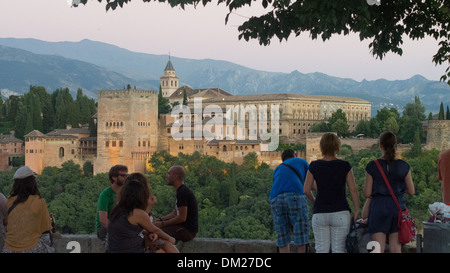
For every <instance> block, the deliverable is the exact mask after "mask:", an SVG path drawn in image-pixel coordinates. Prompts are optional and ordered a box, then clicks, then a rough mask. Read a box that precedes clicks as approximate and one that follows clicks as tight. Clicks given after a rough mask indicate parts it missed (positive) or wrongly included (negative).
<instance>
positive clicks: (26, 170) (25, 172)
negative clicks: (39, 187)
mask: <svg viewBox="0 0 450 273" xmlns="http://www.w3.org/2000/svg"><path fill="white" fill-rule="evenodd" d="M32 175H36V173H35V172H33V171H32V170H31V169H30V167H28V166H23V167H20V168H18V169H17V171H16V173H15V174H14V176H13V179H23V178H25V177H28V176H32Z"/></svg>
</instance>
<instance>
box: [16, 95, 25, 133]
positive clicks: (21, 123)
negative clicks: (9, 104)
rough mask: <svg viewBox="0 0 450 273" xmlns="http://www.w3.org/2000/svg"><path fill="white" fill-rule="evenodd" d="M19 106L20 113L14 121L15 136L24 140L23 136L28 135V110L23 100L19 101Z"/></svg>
mask: <svg viewBox="0 0 450 273" xmlns="http://www.w3.org/2000/svg"><path fill="white" fill-rule="evenodd" d="M17 106H18V113H17V115H16V116H15V120H14V136H15V137H17V138H18V139H23V136H24V135H25V134H26V133H25V130H26V127H27V119H28V110H27V107H26V106H25V105H24V104H23V102H22V100H19V102H18V105H17Z"/></svg>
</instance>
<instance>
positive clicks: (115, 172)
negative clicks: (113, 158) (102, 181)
mask: <svg viewBox="0 0 450 273" xmlns="http://www.w3.org/2000/svg"><path fill="white" fill-rule="evenodd" d="M120 171H126V172H128V167H127V166H125V165H114V166H112V167H111V169H109V182H111V184H112V183H114V180H113V179H112V178H113V177H116V176H118V175H119V172H120Z"/></svg>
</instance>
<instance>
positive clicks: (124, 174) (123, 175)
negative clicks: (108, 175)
mask: <svg viewBox="0 0 450 273" xmlns="http://www.w3.org/2000/svg"><path fill="white" fill-rule="evenodd" d="M117 176H122V177H127V176H128V174H127V173H120V174H118V175H117Z"/></svg>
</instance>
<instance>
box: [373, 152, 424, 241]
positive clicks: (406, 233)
mask: <svg viewBox="0 0 450 273" xmlns="http://www.w3.org/2000/svg"><path fill="white" fill-rule="evenodd" d="M375 164H376V165H377V167H378V169H379V170H380V172H381V175H382V176H383V179H384V182H385V183H386V186H387V188H388V189H389V192H390V193H391V195H392V198H393V199H394V201H395V204H396V205H397V208H398V223H397V225H398V240H399V242H400V243H401V244H407V243H409V242H411V241H412V240H413V239H414V237H415V236H416V224H415V223H414V219H413V218H412V217H411V216H410V215H409V212H408V209H407V208H406V209H405V210H402V209H401V207H400V204H399V203H398V201H397V197H395V194H394V191H392V188H391V185H390V184H389V181H388V179H387V177H386V174H385V173H384V171H383V169H382V168H381V165H380V162H378V160H375Z"/></svg>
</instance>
